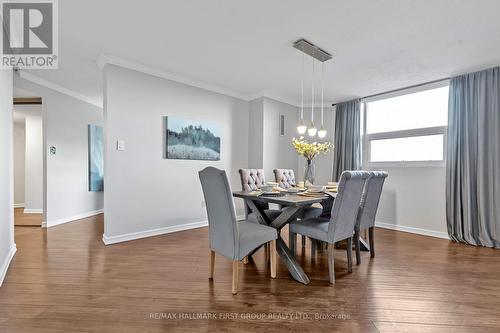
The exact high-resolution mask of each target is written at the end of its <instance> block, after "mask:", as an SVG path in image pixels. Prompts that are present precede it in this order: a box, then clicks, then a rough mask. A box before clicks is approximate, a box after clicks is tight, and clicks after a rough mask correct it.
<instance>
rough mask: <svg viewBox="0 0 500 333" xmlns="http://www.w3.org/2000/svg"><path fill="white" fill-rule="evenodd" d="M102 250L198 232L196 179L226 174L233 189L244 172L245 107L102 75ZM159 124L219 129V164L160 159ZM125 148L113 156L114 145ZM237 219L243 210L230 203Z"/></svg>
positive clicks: (148, 81) (142, 77)
mask: <svg viewBox="0 0 500 333" xmlns="http://www.w3.org/2000/svg"><path fill="white" fill-rule="evenodd" d="M104 87H105V91H104V93H105V96H106V97H105V101H104V112H105V119H106V141H107V142H106V159H105V173H106V181H105V185H104V186H105V191H104V193H105V194H104V195H105V202H106V205H105V208H104V210H105V213H104V217H105V230H104V236H103V240H104V242H105V243H107V244H110V243H115V242H119V241H124V240H129V239H135V238H140V237H145V236H151V235H155V234H161V233H166V232H171V231H175V230H180V229H183V228H190V227H195V226H201V225H205V223H206V222H205V221H206V219H207V217H206V209H205V208H204V207H203V206H202V201H203V200H204V198H203V194H202V190H201V185H200V181H199V178H198V171H200V170H202V169H203V168H205V167H207V166H215V167H217V168H220V169H225V170H226V172H227V173H228V177H229V179H230V182H231V185H232V187H233V188H235V189H237V188H240V181H239V175H238V169H239V168H242V167H246V166H247V165H248V127H249V126H248V119H249V103H248V102H246V101H243V100H239V99H236V98H232V97H228V96H224V95H221V94H217V93H213V92H209V91H206V90H203V89H199V88H195V87H191V86H187V85H184V84H180V83H176V82H173V81H169V80H165V79H161V78H158V77H154V76H150V75H146V74H142V73H139V72H135V71H132V70H127V69H124V68H120V67H116V66H113V65H106V66H105V67H104ZM163 116H177V117H182V118H186V119H193V120H198V121H209V122H212V123H216V124H218V126H219V128H220V131H221V160H220V161H192V160H169V159H163V146H162V145H163V119H162V117H163ZM117 140H123V141H125V147H126V148H125V151H117V150H116V149H115V148H116V141H117ZM236 203H237V214H238V215H242V214H243V213H244V212H243V204H242V202H241V200H236Z"/></svg>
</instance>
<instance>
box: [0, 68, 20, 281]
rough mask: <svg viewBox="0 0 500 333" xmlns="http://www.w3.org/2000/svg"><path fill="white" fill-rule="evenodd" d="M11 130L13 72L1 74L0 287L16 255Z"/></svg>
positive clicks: (1, 71)
mask: <svg viewBox="0 0 500 333" xmlns="http://www.w3.org/2000/svg"><path fill="white" fill-rule="evenodd" d="M12 128H13V119H12V71H9V70H0V157H1V158H0V285H2V282H3V280H4V277H5V274H6V273H7V269H8V267H9V264H10V261H11V259H12V257H13V256H14V254H15V252H16V245H15V243H14V211H13V208H12V206H13V204H14V188H13V187H14V185H13V179H14V171H13V165H14V157H13V149H12V147H13V143H12V139H13V129H12Z"/></svg>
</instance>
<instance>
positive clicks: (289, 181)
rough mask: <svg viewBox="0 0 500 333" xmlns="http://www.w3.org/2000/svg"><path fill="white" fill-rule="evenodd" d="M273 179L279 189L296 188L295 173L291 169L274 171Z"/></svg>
mask: <svg viewBox="0 0 500 333" xmlns="http://www.w3.org/2000/svg"><path fill="white" fill-rule="evenodd" d="M273 171H274V178H275V179H276V183H278V185H279V187H281V188H290V187H293V186H296V185H297V183H296V181H295V173H294V172H293V170H292V169H274V170H273Z"/></svg>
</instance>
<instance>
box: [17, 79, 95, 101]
mask: <svg viewBox="0 0 500 333" xmlns="http://www.w3.org/2000/svg"><path fill="white" fill-rule="evenodd" d="M17 73H18V74H19V77H20V78H22V79H25V80H27V81H30V82H33V83H36V84H38V85H40V86H43V87H45V88H48V89H50V90H54V91H57V92H59V93H61V94H64V95H67V96H70V97H73V98H76V99H78V100H80V101H83V102H85V103H88V104H92V105H95V106H97V107H99V108H102V104H99V103H96V102H95V101H94V100H93V99H91V98H89V97H87V96H84V95H82V94H79V93H77V92H75V91H73V90H70V89H68V88H65V87H63V86H60V85H58V84H56V83H53V82H50V81H47V80H45V79H42V78H41V77H39V76H36V75H33V74H31V73H27V72H25V71H22V70H19V71H18V72H17Z"/></svg>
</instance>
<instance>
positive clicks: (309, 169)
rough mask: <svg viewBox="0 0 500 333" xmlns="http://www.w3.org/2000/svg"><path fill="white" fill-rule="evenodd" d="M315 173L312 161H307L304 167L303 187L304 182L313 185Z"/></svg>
mask: <svg viewBox="0 0 500 333" xmlns="http://www.w3.org/2000/svg"><path fill="white" fill-rule="evenodd" d="M315 171H316V170H315V166H314V163H313V162H312V160H307V163H306V165H305V167H304V186H306V182H309V183H311V184H314V177H315Z"/></svg>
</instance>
